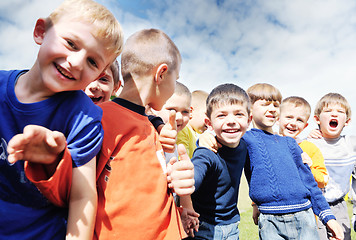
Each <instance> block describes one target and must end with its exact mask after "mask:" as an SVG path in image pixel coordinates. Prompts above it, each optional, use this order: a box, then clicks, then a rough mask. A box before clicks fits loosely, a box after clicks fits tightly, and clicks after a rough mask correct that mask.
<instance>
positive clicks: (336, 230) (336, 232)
mask: <svg viewBox="0 0 356 240" xmlns="http://www.w3.org/2000/svg"><path fill="white" fill-rule="evenodd" d="M326 227H327V228H328V229H329V230H330V232H331V233H332V235H333V236H332V237H331V238H329V239H333V240H340V239H341V240H342V239H344V230H343V229H342V228H341V226H340V225H339V223H338V222H337V221H336V220H335V219H331V220H329V221H328V222H327V223H326Z"/></svg>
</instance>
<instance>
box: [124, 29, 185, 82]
mask: <svg viewBox="0 0 356 240" xmlns="http://www.w3.org/2000/svg"><path fill="white" fill-rule="evenodd" d="M180 62H181V55H180V53H179V50H178V48H177V46H176V45H175V44H174V42H173V41H172V40H171V39H170V38H169V37H168V36H167V35H166V34H165V33H164V32H163V31H161V30H158V29H144V30H141V31H138V32H136V33H134V34H133V35H131V36H130V37H129V38H128V39H127V41H126V43H125V46H124V50H123V52H122V55H121V73H122V78H123V80H124V82H127V81H129V80H131V79H132V75H133V74H134V75H138V76H142V75H146V74H148V73H150V72H151V71H152V70H153V68H154V67H156V66H158V65H160V64H163V63H165V64H167V65H168V71H173V70H175V69H177V67H178V64H180Z"/></svg>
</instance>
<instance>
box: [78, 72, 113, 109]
mask: <svg viewBox="0 0 356 240" xmlns="http://www.w3.org/2000/svg"><path fill="white" fill-rule="evenodd" d="M104 73H105V75H104V76H102V77H100V78H99V79H96V80H95V81H93V82H91V83H90V84H89V85H88V86H87V87H86V88H85V93H86V94H87V95H88V97H90V99H91V100H92V101H93V102H94V103H95V104H100V103H103V102H106V101H109V100H110V97H111V96H112V95H114V94H115V91H116V86H115V83H114V77H113V73H112V71H111V69H110V68H108V69H106V70H105V72H104Z"/></svg>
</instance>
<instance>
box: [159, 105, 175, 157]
mask: <svg viewBox="0 0 356 240" xmlns="http://www.w3.org/2000/svg"><path fill="white" fill-rule="evenodd" d="M159 141H160V143H161V145H162V148H163V151H164V152H167V153H173V152H174V148H175V144H176V141H177V122H176V111H174V110H171V111H169V121H168V122H167V123H166V124H164V126H163V127H162V129H161V132H160V134H159Z"/></svg>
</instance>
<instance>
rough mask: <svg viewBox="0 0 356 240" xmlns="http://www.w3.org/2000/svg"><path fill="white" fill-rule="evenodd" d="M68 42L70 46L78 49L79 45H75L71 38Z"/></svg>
mask: <svg viewBox="0 0 356 240" xmlns="http://www.w3.org/2000/svg"><path fill="white" fill-rule="evenodd" d="M67 44H68V46H70V47H71V48H72V49H74V50H76V49H77V47H76V46H75V44H74V43H73V42H72V41H71V40H67Z"/></svg>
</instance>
